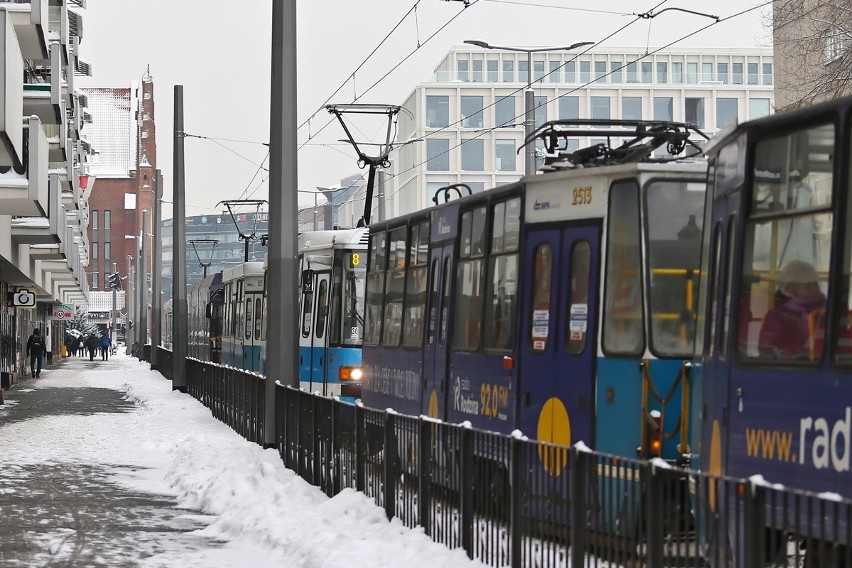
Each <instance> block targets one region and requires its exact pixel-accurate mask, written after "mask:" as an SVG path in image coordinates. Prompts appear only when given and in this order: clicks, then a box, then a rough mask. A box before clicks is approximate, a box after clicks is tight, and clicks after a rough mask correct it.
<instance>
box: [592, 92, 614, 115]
mask: <svg viewBox="0 0 852 568" xmlns="http://www.w3.org/2000/svg"><path fill="white" fill-rule="evenodd" d="M591 99H592V100H591V102H592V118H600V119H608V118H609V117H610V114H609V97H592V98H591Z"/></svg>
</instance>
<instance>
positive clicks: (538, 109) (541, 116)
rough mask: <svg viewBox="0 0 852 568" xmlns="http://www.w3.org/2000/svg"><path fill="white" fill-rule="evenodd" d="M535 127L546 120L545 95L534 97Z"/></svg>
mask: <svg viewBox="0 0 852 568" xmlns="http://www.w3.org/2000/svg"><path fill="white" fill-rule="evenodd" d="M534 104H535V127H536V128H538V127H539V126H541V125H542V124H544V123H545V122H547V97H536V98H535V103H534Z"/></svg>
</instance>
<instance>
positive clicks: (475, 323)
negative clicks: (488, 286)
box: [453, 258, 484, 351]
mask: <svg viewBox="0 0 852 568" xmlns="http://www.w3.org/2000/svg"><path fill="white" fill-rule="evenodd" d="M482 266H483V261H482V259H481V258H480V259H473V260H464V261H460V262H459V266H458V272H457V277H456V301H455V307H454V310H453V322H454V323H453V348H455V349H457V350H459V351H476V350H477V349H479V342H480V341H479V340H480V337H479V336H480V332H481V329H482V295H483V294H482V292H483V290H482V289H483V287H484V283H483V280H482Z"/></svg>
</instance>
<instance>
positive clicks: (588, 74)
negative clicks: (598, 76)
mask: <svg viewBox="0 0 852 568" xmlns="http://www.w3.org/2000/svg"><path fill="white" fill-rule="evenodd" d="M591 81H592V62H591V61H581V62H580V82H581V83H591Z"/></svg>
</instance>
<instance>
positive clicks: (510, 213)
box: [503, 198, 521, 252]
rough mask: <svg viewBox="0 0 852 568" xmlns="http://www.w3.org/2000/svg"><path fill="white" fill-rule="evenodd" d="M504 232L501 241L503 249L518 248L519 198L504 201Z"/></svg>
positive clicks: (519, 232)
mask: <svg viewBox="0 0 852 568" xmlns="http://www.w3.org/2000/svg"><path fill="white" fill-rule="evenodd" d="M505 227H506V234H505V237H504V239H505V240H504V241H503V251H505V252H509V251H513V250H518V243H519V242H520V237H521V200H520V198H515V199H510V200H508V201H507V202H506V223H505Z"/></svg>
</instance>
